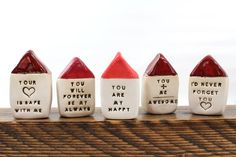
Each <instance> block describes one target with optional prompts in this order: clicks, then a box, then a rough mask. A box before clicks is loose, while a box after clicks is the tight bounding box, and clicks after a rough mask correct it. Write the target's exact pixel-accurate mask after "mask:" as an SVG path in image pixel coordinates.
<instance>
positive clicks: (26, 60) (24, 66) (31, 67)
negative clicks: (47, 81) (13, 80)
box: [12, 50, 51, 74]
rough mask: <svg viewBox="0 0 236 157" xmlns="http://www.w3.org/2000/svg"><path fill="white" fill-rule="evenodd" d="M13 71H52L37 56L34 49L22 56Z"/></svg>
mask: <svg viewBox="0 0 236 157" xmlns="http://www.w3.org/2000/svg"><path fill="white" fill-rule="evenodd" d="M12 73H15V74H17V73H23V74H25V73H51V72H50V70H49V69H48V68H47V67H46V66H45V65H44V64H43V63H42V62H41V61H40V60H39V59H38V58H37V57H36V55H35V53H34V52H33V51H32V50H29V51H27V52H26V53H25V55H24V56H23V57H22V58H21V60H20V62H19V63H18V64H17V66H16V67H15V68H14V69H13V71H12Z"/></svg>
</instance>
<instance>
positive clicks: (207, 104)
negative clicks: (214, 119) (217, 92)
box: [200, 102, 212, 110]
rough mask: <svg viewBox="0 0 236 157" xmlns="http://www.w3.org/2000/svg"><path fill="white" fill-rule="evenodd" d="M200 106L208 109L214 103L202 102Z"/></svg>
mask: <svg viewBox="0 0 236 157" xmlns="http://www.w3.org/2000/svg"><path fill="white" fill-rule="evenodd" d="M200 106H201V107H202V108H203V109H204V110H208V109H209V108H211V106H212V104H211V103H210V102H201V103H200Z"/></svg>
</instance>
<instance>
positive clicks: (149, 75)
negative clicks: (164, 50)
mask: <svg viewBox="0 0 236 157" xmlns="http://www.w3.org/2000/svg"><path fill="white" fill-rule="evenodd" d="M178 89H179V78H178V75H177V73H176V71H175V70H174V68H173V67H172V66H171V64H170V63H169V62H168V61H167V59H166V58H165V57H164V56H163V55H162V54H158V55H157V56H156V57H155V58H154V59H153V60H152V62H151V63H150V64H149V66H148V67H147V69H146V71H145V74H144V76H143V83H142V107H143V108H144V111H146V112H147V113H151V114H168V113H173V112H175V110H176V108H177V104H178Z"/></svg>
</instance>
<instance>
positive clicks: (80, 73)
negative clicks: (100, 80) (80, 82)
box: [59, 57, 94, 79]
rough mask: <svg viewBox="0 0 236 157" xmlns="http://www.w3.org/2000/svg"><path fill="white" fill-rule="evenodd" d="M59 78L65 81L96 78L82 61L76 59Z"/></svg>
mask: <svg viewBox="0 0 236 157" xmlns="http://www.w3.org/2000/svg"><path fill="white" fill-rule="evenodd" d="M59 78H63V79H77V78H94V75H93V73H92V72H91V71H90V69H89V68H88V67H87V66H86V65H85V64H84V62H83V61H82V60H81V59H79V58H78V57H75V58H73V59H72V60H71V62H70V63H69V64H68V65H67V66H66V68H65V69H64V71H63V72H62V73H61V75H60V76H59Z"/></svg>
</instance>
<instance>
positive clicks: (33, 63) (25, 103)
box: [10, 50, 52, 119]
mask: <svg viewBox="0 0 236 157" xmlns="http://www.w3.org/2000/svg"><path fill="white" fill-rule="evenodd" d="M51 101H52V77H51V72H50V71H49V70H48V68H47V67H46V66H45V65H44V64H43V63H42V62H41V61H40V60H39V59H38V58H37V57H36V56H35V54H34V52H33V51H31V50H29V51H28V52H27V53H26V54H25V55H24V56H23V58H22V59H21V60H20V62H19V63H18V65H17V66H16V67H15V68H14V70H13V71H12V73H11V80H10V103H11V107H12V111H13V115H14V117H15V118H25V119H35V118H47V117H48V116H49V112H50V108H51Z"/></svg>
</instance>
